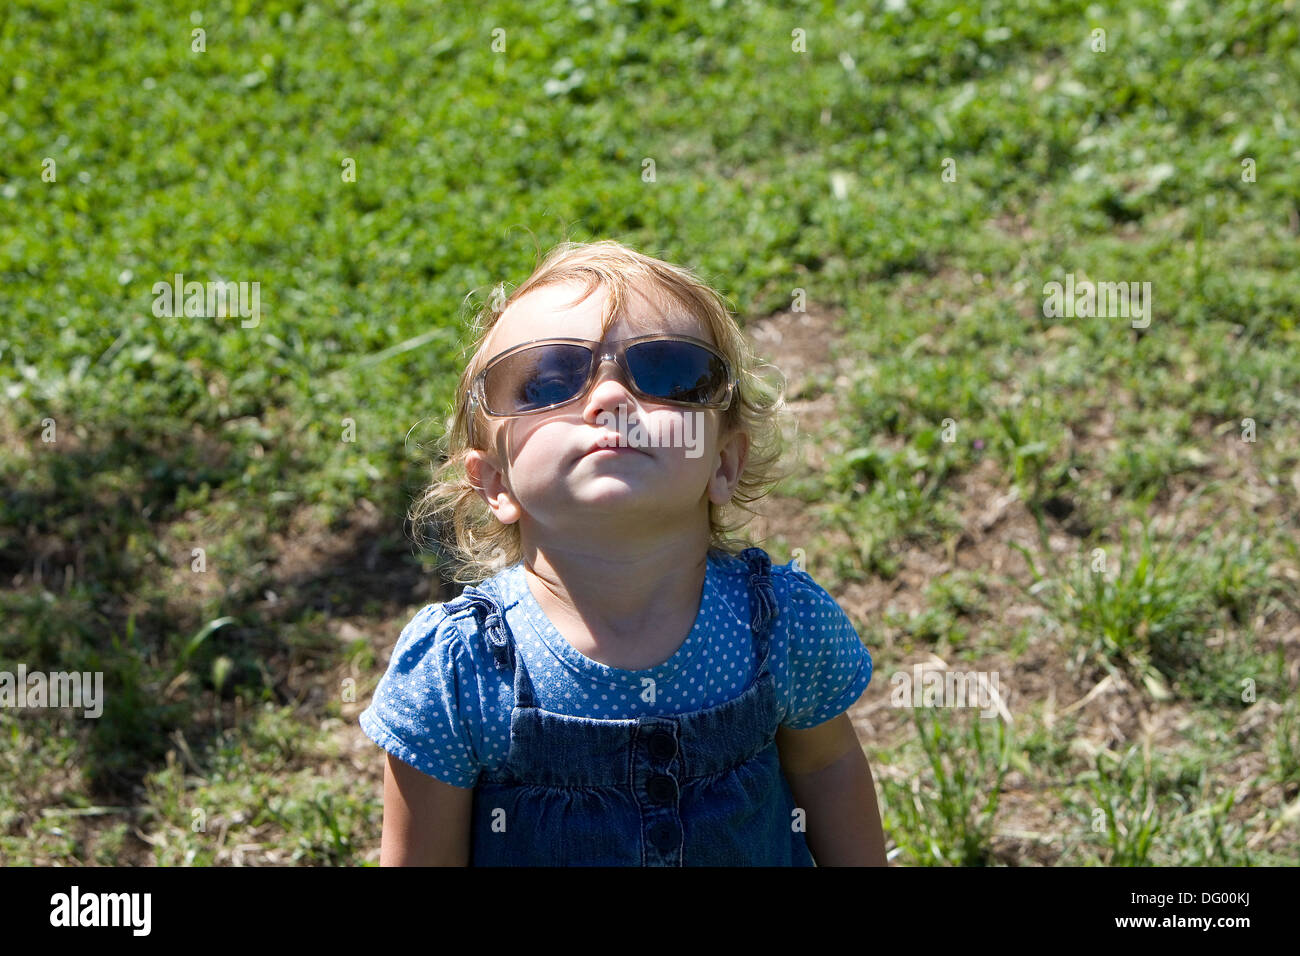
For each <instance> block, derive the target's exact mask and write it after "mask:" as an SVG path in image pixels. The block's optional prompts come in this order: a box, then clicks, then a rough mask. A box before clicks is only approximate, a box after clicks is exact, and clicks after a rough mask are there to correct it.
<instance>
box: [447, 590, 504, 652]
mask: <svg viewBox="0 0 1300 956" xmlns="http://www.w3.org/2000/svg"><path fill="white" fill-rule="evenodd" d="M467 607H468V608H471V609H473V611H474V617H475V618H476V619H477V620H478V623H479V630H480V631H482V632H483V635H484V636H485V637H486V638H487V644H488V648H489V649H490V650H491V651H492V656H493V657H494V658H495V659H496V664H497V667H499V668H501V669H502V670H506V671H508V670H511V669H512V668H513V667H514V666H515V648H514V642H513V641H511V639H510V633H509V630H508V629H507V627H506V619H505V615H504V614H503V613H502V611H501V605H500V603H499V602H498V601H497V599H496V597H495V596H494V595H493V594H492V593H491V592H490V591H489V590H488V589H487V588H484V587H480V586H478V585H474V584H471V585H469V586H468V587H466V588H465V590H464V591H462V592H461V595H460V597H458V598H456V599H455V600H453V601H448V602H447V604H446V605H445V609H446V612H447V614H448V616H450V615H452V614H456V613H458V612H460V611H463V610H464V609H465V608H467Z"/></svg>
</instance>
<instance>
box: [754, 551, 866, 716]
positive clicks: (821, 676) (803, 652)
mask: <svg viewBox="0 0 1300 956" xmlns="http://www.w3.org/2000/svg"><path fill="white" fill-rule="evenodd" d="M773 573H774V574H775V575H777V576H778V579H779V580H781V581H782V582H783V583H784V585H785V589H786V591H787V594H786V600H785V601H784V602H783V605H784V607H783V612H782V613H783V614H784V615H788V624H787V627H788V634H789V642H790V643H789V671H788V673H789V685H790V706H789V710H788V711H787V713H786V719H785V721H784V724H785V725H786V726H788V727H791V728H794V729H795V730H806V729H808V728H810V727H816V726H817V725H818V724H822V723H825V722H826V721H828V720H830V719H831V718H832V717H836V716H838V715H839V714H842V713H843V712H844V711H846V710H848V709H849V707H851V706H853V704H854V703H855V702H856V701H857V699H858V698H859V697H860V696H861V695H862V692H863V691H865V690H866V689H867V685H868V684H869V683H870V682H871V654H870V652H869V651H868V650H867V648H866V645H864V644H863V643H862V640H861V638H859V637H858V632H857V631H856V630H855V629H854V627H853V623H852V622H851V621H850V620H849V616H848V615H847V614H845V613H844V610H843V608H841V607H840V606H839V604H838V603H837V602H836V601H835V599H834V598H833V597H831V596H830V594H828V593H827V592H826V590H825V589H824V588H823V587H822V586H821V585H819V584H818V583H817V582H816V581H814V580H813V579H812V577H811V576H809V575H808V573H807V572H805V571H801V570H798V569H797V568H795V567H794V565H793V562H792V563H791V564H790V565H786V566H782V567H779V568H774V569H773Z"/></svg>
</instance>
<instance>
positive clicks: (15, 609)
mask: <svg viewBox="0 0 1300 956" xmlns="http://www.w3.org/2000/svg"><path fill="white" fill-rule="evenodd" d="M37 448H38V449H39V451H38V453H37V454H36V455H35V457H34V458H32V459H29V460H28V461H27V462H26V463H24V464H20V465H18V466H15V464H14V462H13V461H12V460H11V461H10V462H9V463H8V464H7V465H5V467H4V470H5V471H6V472H7V473H8V478H9V480H8V481H6V482H5V484H6V485H7V487H6V489H5V490H4V491H3V492H0V618H3V620H4V622H5V625H6V626H5V627H4V628H3V630H0V670H8V671H11V672H14V671H16V668H17V665H19V664H24V665H25V666H26V668H27V671H28V672H29V673H30V672H34V671H43V672H50V671H82V672H86V671H90V672H94V671H102V672H103V674H104V678H103V692H104V698H103V701H102V706H103V711H102V715H101V716H100V717H99V718H97V719H87V718H85V717H84V716H82V711H81V710H80V709H78V710H75V711H73V710H68V711H64V712H63V713H65V714H67V715H68V719H75V720H77V721H78V722H84V724H85V726H84V727H83V728H81V729H80V730H79V732H78V736H79V738H80V739H79V754H80V758H79V760H80V764H81V771H82V774H83V780H84V785H85V788H86V790H87V792H86V793H85V794H84V796H86V797H88V798H90V799H92V800H95V801H97V802H105V803H121V802H129V801H130V800H131V799H132V798H133V797H135V796H138V795H139V793H140V792H141V790H140V785H141V782H142V781H143V779H144V777H145V776H146V775H147V774H148V773H150V772H151V771H152V770H153V769H155V768H157V767H159V766H161V765H162V764H163V763H164V761H165V758H166V753H167V750H168V749H169V748H171V747H173V746H174V744H173V739H174V736H175V735H176V734H177V732H179V733H180V734H183V735H184V738H185V740H186V741H187V742H188V744H189V748H190V751H191V752H192V753H193V754H195V755H196V757H197V759H198V760H199V761H202V760H203V758H202V756H201V755H202V754H203V753H204V752H205V751H207V750H208V749H209V747H210V746H211V745H212V744H213V743H214V742H215V740H216V738H217V736H218V735H219V734H220V733H221V731H222V730H223V729H224V728H229V727H230V726H231V725H232V724H234V723H235V716H234V715H235V713H236V708H235V699H236V697H238V698H239V699H240V700H241V702H242V704H243V705H244V706H243V707H242V708H241V709H242V710H243V711H244V712H248V711H251V710H252V705H255V704H257V703H259V702H262V701H272V702H274V703H276V704H278V705H286V704H292V705H295V706H300V707H305V708H306V709H307V710H308V711H309V712H311V711H312V710H314V709H316V708H317V707H319V709H320V711H321V714H320V716H322V717H323V716H324V705H325V703H327V702H328V701H330V700H331V699H332V698H335V697H337V690H336V689H335V690H333V691H331V690H330V689H328V687H327V685H326V682H327V681H328V680H330V679H331V678H330V675H331V672H333V671H336V670H337V669H338V668H339V667H340V665H342V664H343V663H344V662H345V661H346V659H347V657H348V656H349V653H351V651H350V650H349V643H348V641H347V639H346V638H344V639H341V638H340V636H339V634H338V622H337V621H333V620H332V619H337V618H358V619H360V618H365V619H366V620H388V619H393V618H398V617H401V616H403V615H405V614H406V613H407V612H409V610H410V608H411V606H412V605H413V604H418V603H427V602H431V601H444V600H449V599H450V598H451V596H452V594H451V593H450V591H449V589H448V588H447V587H446V586H444V585H443V583H442V582H441V580H440V578H439V576H438V575H437V574H436V573H431V572H430V571H429V570H426V568H425V566H424V564H423V563H422V562H421V561H420V560H419V559H418V558H417V557H416V556H415V554H414V548H413V545H412V544H411V542H410V541H409V539H408V538H407V536H406V532H405V529H404V523H403V516H404V514H405V510H406V507H407V504H408V498H409V488H406V487H403V483H402V482H401V481H397V480H394V481H387V482H379V483H377V486H378V487H381V488H384V489H391V491H389V492H388V493H387V494H386V495H385V497H384V498H383V499H382V500H379V501H377V502H368V501H367V502H363V503H362V506H359V507H358V508H356V509H354V510H353V512H352V513H351V514H350V515H348V516H347V518H346V519H345V520H344V521H342V522H340V523H338V524H337V525H336V526H335V527H329V528H325V527H311V526H310V525H307V526H304V525H303V524H302V523H301V522H295V520H294V508H295V506H294V505H292V504H289V505H286V504H279V505H274V504H272V503H271V502H272V501H273V500H275V499H273V498H272V496H271V491H276V490H282V489H286V488H295V487H300V486H301V485H302V484H303V483H304V482H305V480H306V473H307V471H308V470H309V469H310V467H311V463H310V462H308V461H306V460H303V461H302V462H301V464H297V465H296V467H297V468H298V471H297V472H296V473H283V474H280V475H278V476H277V488H275V489H257V488H253V487H250V486H249V485H248V484H245V483H243V479H244V476H245V475H246V474H248V473H249V466H250V457H249V455H248V453H247V452H246V451H244V450H242V449H239V448H236V447H234V446H232V445H229V444H226V443H222V442H219V441H214V440H212V439H210V438H208V439H202V438H199V439H195V438H193V437H192V436H191V435H190V434H188V433H187V434H184V435H183V436H177V435H175V434H172V435H166V434H152V435H147V434H143V433H142V432H141V430H140V428H138V427H136V426H134V425H133V426H131V427H130V428H127V427H124V426H117V427H113V428H107V429H100V430H98V431H97V432H96V438H95V440H94V441H90V442H78V441H76V440H75V439H68V440H66V441H60V442H58V443H57V444H50V445H43V446H41V445H38V446H37ZM15 471H17V472H18V473H17V474H15ZM205 484H206V485H207V486H208V488H209V489H212V490H211V491H210V493H208V494H202V495H199V496H197V497H196V495H195V492H197V491H198V490H199V489H200V488H201V486H203V485H205ZM234 496H237V500H238V501H239V502H240V504H241V506H242V507H241V508H240V509H239V511H240V513H239V516H238V518H239V525H238V527H237V529H236V530H237V533H234V534H231V535H230V536H229V537H228V538H227V539H226V540H225V542H224V543H222V547H223V548H225V553H226V554H227V557H226V560H225V562H224V563H225V565H226V566H227V567H238V568H243V569H247V570H244V571H242V572H239V573H233V574H231V575H230V580H228V581H227V582H226V583H225V586H224V587H217V588H215V589H212V590H210V591H209V593H208V594H206V595H202V596H197V595H196V593H195V592H194V591H193V590H192V589H190V590H186V588H185V587H184V586H181V585H178V583H177V582H178V581H184V580H185V578H184V574H185V572H187V571H188V570H189V568H187V564H188V562H189V560H190V557H189V554H188V553H185V554H176V553H169V552H175V551H176V550H177V549H176V548H175V546H174V544H172V545H169V544H165V543H164V542H166V541H167V540H168V531H169V529H170V528H171V526H172V525H173V524H175V523H177V522H188V521H192V520H193V519H194V517H195V515H196V514H197V515H198V516H199V517H200V518H202V517H203V516H204V515H205V514H206V513H207V510H210V508H208V506H207V503H208V502H220V501H222V500H223V499H225V500H229V499H230V498H232V497H234ZM245 518H246V520H245ZM182 537H183V536H182ZM213 544H214V545H216V544H218V542H213ZM232 552H233V554H234V556H235V557H234V559H233V560H232V559H231V558H230V557H229V555H230V553H232ZM186 584H188V582H186ZM196 597H197V599H196ZM362 627H363V628H364V624H363V625H362ZM346 633H348V634H351V633H353V632H351V631H348V632H346ZM395 636H396V635H395V634H392V635H387V634H385V635H383V636H382V641H380V643H382V642H383V641H389V640H391V639H393V638H395ZM351 643H352V644H353V645H355V643H356V640H355V635H354V637H353V640H352V642H351ZM372 643H374V641H373V640H372ZM354 649H355V648H353V650H354ZM334 687H335V688H337V684H336V683H335V684H334ZM47 713H48V715H51V716H52V715H53V714H55V713H57V712H54V711H50V712H47ZM74 714H75V717H73V716H72V715H74ZM32 716H35V715H32ZM33 769H34V770H37V772H39V770H38V768H33Z"/></svg>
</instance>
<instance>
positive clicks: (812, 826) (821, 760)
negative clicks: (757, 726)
mask: <svg viewBox="0 0 1300 956" xmlns="http://www.w3.org/2000/svg"><path fill="white" fill-rule="evenodd" d="M776 745H777V750H778V752H779V753H780V755H781V770H782V772H783V773H784V774H785V778H786V781H787V782H788V783H789V784H790V792H791V793H792V794H793V795H794V799H795V805H796V806H798V807H801V808H802V809H803V810H804V811H805V814H806V820H807V832H806V833H805V834H804V838H805V839H806V840H807V843H808V849H809V850H811V851H812V855H813V859H814V860H816V861H817V865H818V866H886V865H888V864H887V861H886V859H885V833H884V829H883V828H882V827H881V825H880V808H879V807H878V806H877V804H876V785H875V781H874V780H872V778H871V766H870V764H868V763H867V757H866V754H864V753H863V752H862V744H861V743H860V742H859V741H858V735H857V733H856V732H855V731H854V729H853V721H852V720H850V719H849V715H848V713H847V712H846V713H843V714H840V715H839V716H838V717H835V718H833V719H831V720H828V721H826V722H825V723H824V724H819V725H818V726H816V727H813V728H811V729H809V730H794V729H792V728H789V727H780V728H778V729H777V732H776Z"/></svg>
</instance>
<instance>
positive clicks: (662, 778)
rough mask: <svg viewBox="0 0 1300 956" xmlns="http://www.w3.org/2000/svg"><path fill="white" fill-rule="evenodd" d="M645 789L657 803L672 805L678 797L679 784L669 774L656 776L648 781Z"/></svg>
mask: <svg viewBox="0 0 1300 956" xmlns="http://www.w3.org/2000/svg"><path fill="white" fill-rule="evenodd" d="M645 789H646V793H648V794H650V799H651V800H653V801H654V802H655V803H672V801H673V800H674V799H675V798H676V797H677V784H676V783H675V782H674V781H673V778H672V777H670V776H668V775H667V774H662V773H657V774H655V775H654V776H653V777H651V778H650V779H649V780H647V781H646V784H645Z"/></svg>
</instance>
